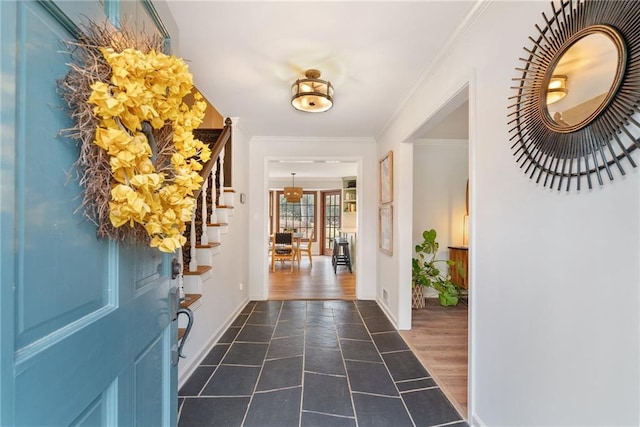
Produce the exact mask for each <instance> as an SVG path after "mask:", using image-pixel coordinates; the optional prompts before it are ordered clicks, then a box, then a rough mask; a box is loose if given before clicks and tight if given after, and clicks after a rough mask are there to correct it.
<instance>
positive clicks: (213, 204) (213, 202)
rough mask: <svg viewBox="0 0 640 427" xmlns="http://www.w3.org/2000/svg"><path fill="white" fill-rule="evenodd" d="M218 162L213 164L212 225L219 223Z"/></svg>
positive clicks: (210, 220)
mask: <svg viewBox="0 0 640 427" xmlns="http://www.w3.org/2000/svg"><path fill="white" fill-rule="evenodd" d="M217 164H218V162H213V168H211V218H210V219H209V222H210V223H211V224H217V223H218V216H217V215H216V170H217Z"/></svg>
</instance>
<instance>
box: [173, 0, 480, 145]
mask: <svg viewBox="0 0 640 427" xmlns="http://www.w3.org/2000/svg"><path fill="white" fill-rule="evenodd" d="M168 5H169V8H170V10H171V12H172V14H173V16H174V18H175V20H176V23H177V25H178V28H179V29H180V49H179V52H180V56H181V57H183V58H184V59H185V60H186V61H187V63H188V64H189V68H190V70H191V72H192V73H193V75H194V82H195V85H196V87H197V88H198V89H199V90H200V91H201V92H202V93H203V94H204V96H205V97H206V98H207V99H208V100H209V101H210V102H211V103H212V104H213V105H214V106H215V107H216V109H217V110H218V111H219V112H220V114H222V115H223V116H231V117H239V118H240V125H241V126H242V128H243V129H245V130H246V131H247V132H248V133H249V135H251V136H298V137H374V138H375V137H376V136H377V135H379V134H380V132H381V131H382V130H383V129H384V127H385V126H386V125H387V123H388V122H389V120H390V119H391V118H392V117H393V116H394V114H395V113H396V112H397V111H398V110H399V109H400V108H401V107H402V105H403V102H404V100H405V99H406V97H407V96H409V95H410V94H411V92H412V88H413V87H414V86H415V85H416V84H417V83H418V82H419V81H420V79H421V78H422V77H423V76H424V74H425V72H426V71H427V70H428V69H429V66H430V64H431V61H433V60H434V59H435V58H437V57H438V55H439V53H440V52H441V50H442V49H443V46H446V45H447V41H448V40H449V39H450V38H451V37H452V35H453V34H455V32H456V31H457V29H458V27H459V26H460V25H461V23H462V22H463V21H464V19H465V17H466V16H467V15H468V14H469V13H470V12H471V10H472V8H473V7H474V5H475V1H474V0H458V1H455V0H449V1H412V2H399V1H377V2H365V1H321V2H310V1H296V2H284V1H257V2H245V1H189V0H168ZM307 68H317V69H319V70H320V71H321V72H322V78H324V79H327V80H330V81H331V82H332V83H333V85H334V87H335V96H334V100H335V104H334V107H333V108H332V109H331V110H329V111H328V112H325V113H316V114H310V113H302V112H299V111H296V110H294V109H293V107H292V106H291V104H290V86H291V83H293V82H294V81H295V79H296V78H298V77H301V76H302V75H303V72H304V70H305V69H307Z"/></svg>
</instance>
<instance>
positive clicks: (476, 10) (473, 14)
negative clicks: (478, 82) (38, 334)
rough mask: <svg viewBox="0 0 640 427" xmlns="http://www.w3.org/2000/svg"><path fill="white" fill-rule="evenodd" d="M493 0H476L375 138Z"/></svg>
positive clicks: (385, 128) (402, 108) (383, 130)
mask: <svg viewBox="0 0 640 427" xmlns="http://www.w3.org/2000/svg"><path fill="white" fill-rule="evenodd" d="M493 1H494V0H477V1H476V4H475V5H474V6H473V9H471V11H470V12H469V13H468V14H467V16H466V17H465V18H464V20H463V21H462V22H461V23H460V25H458V27H457V28H456V30H455V31H454V33H453V34H452V36H451V37H449V40H447V42H446V43H444V44H443V45H442V47H441V48H440V50H439V51H438V53H437V54H436V55H435V56H434V57H433V60H432V61H431V62H429V63H428V64H427V65H426V66H425V68H424V69H423V70H422V72H421V73H420V76H419V77H418V79H417V80H416V82H415V83H414V84H413V86H412V87H411V89H410V90H409V92H407V94H406V95H405V97H404V98H403V99H402V101H401V102H400V104H398V107H397V108H396V110H395V111H394V112H393V114H392V115H391V117H389V120H387V122H386V123H385V125H384V126H383V127H382V129H381V130H380V132H379V133H378V134H377V135H376V138H377V139H379V138H380V136H381V135H384V133H385V132H386V131H387V129H388V128H389V127H390V126H391V124H392V123H393V122H394V121H395V120H396V119H397V118H398V117H399V116H400V114H402V112H403V111H404V110H405V109H406V108H407V104H408V102H409V100H410V99H411V98H412V97H413V96H414V95H415V94H416V92H417V91H418V89H419V88H420V86H421V85H422V84H423V83H424V82H425V81H426V80H427V78H429V77H430V76H431V75H432V74H433V72H434V71H435V70H436V69H437V68H438V67H439V66H440V63H441V62H442V61H443V60H444V59H445V58H446V57H447V56H449V55H450V54H451V51H452V50H453V48H454V47H455V46H456V45H457V44H458V43H460V41H461V39H462V37H463V36H464V35H465V34H466V33H467V31H468V30H469V29H470V28H471V26H472V25H473V24H474V23H475V21H476V20H477V19H478V18H479V17H480V16H481V15H482V14H483V13H484V11H485V10H486V9H487V7H489V4H490V3H491V2H493Z"/></svg>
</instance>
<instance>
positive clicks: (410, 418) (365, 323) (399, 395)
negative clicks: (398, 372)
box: [358, 306, 416, 427]
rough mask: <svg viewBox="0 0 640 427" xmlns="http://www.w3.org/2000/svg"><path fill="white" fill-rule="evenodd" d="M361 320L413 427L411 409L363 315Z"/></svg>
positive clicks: (413, 421) (414, 424)
mask: <svg viewBox="0 0 640 427" xmlns="http://www.w3.org/2000/svg"><path fill="white" fill-rule="evenodd" d="M378 309H380V307H379V306H378ZM358 311H360V308H359V307H358ZM382 315H383V316H384V317H385V319H386V315H385V314H384V313H382ZM360 316H362V314H360ZM362 321H363V323H364V326H365V328H366V329H367V332H368V333H369V337H370V338H371V342H373V345H374V347H375V348H376V351H377V352H378V356H380V359H382V363H383V365H384V368H385V369H386V370H387V373H388V374H389V378H391V382H392V383H393V387H394V388H395V389H396V392H398V397H399V398H400V401H401V402H402V407H403V408H404V410H405V411H406V412H407V415H408V416H409V420H411V424H413V426H414V427H415V426H416V422H415V420H414V419H413V415H412V414H411V411H409V408H408V407H407V403H406V402H405V401H404V398H403V397H402V394H401V393H400V389H399V388H398V384H396V381H395V378H393V375H391V370H390V369H389V366H387V361H386V360H385V359H384V357H382V353H381V352H380V349H379V348H378V344H376V342H375V340H374V339H373V334H372V333H371V331H370V329H369V325H367V322H365V321H364V317H363V318H362ZM387 321H388V319H387ZM381 332H382V331H381Z"/></svg>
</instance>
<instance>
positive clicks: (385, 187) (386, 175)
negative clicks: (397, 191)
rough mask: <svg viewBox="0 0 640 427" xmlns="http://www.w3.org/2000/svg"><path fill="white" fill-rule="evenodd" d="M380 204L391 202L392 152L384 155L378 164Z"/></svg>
mask: <svg viewBox="0 0 640 427" xmlns="http://www.w3.org/2000/svg"><path fill="white" fill-rule="evenodd" d="M378 176H379V179H380V182H379V185H378V187H379V192H380V204H381V205H383V204H385V203H391V202H393V151H391V150H390V151H389V152H388V153H387V154H385V155H384V156H383V157H382V158H381V159H380V162H379V172H378Z"/></svg>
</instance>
